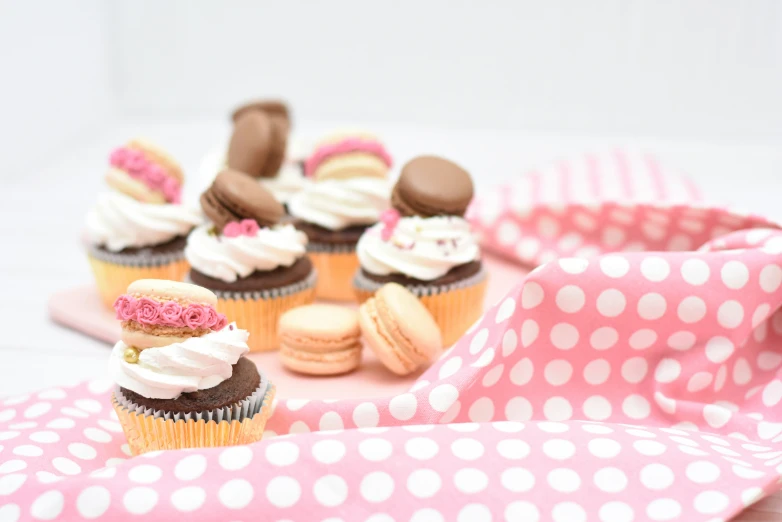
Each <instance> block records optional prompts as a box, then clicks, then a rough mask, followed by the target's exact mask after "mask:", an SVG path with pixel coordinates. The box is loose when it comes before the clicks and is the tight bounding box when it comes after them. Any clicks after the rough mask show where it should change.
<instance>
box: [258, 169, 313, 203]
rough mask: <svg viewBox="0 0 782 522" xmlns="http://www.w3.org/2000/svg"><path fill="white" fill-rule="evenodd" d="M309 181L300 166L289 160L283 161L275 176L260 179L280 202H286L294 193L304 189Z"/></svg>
mask: <svg viewBox="0 0 782 522" xmlns="http://www.w3.org/2000/svg"><path fill="white" fill-rule="evenodd" d="M310 183H311V182H310V180H309V179H307V178H305V177H304V175H303V174H302V171H301V166H299V165H296V164H295V163H292V162H290V161H286V162H285V163H283V165H282V168H281V169H280V172H279V173H278V174H277V176H276V177H274V178H263V179H261V184H262V185H263V186H264V187H265V188H266V189H268V190H269V192H271V193H272V195H273V196H274V198H275V199H276V200H277V201H279V202H280V203H287V202H288V201H290V199H291V198H292V197H293V196H294V195H295V194H296V193H298V192H301V191H302V190H304V188H305V187H307V186H308V185H309V184H310Z"/></svg>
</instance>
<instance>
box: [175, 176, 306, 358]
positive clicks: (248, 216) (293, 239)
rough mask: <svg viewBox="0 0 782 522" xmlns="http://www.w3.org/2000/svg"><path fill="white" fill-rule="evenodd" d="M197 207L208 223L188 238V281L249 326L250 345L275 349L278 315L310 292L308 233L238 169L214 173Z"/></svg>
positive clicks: (304, 301) (220, 310)
mask: <svg viewBox="0 0 782 522" xmlns="http://www.w3.org/2000/svg"><path fill="white" fill-rule="evenodd" d="M201 207H202V208H203V210H204V213H205V214H206V215H207V217H208V218H209V219H210V220H211V221H212V223H210V224H207V225H203V226H200V227H198V228H196V229H195V230H193V232H192V233H191V234H190V236H189V237H188V240H187V247H186V248H185V257H186V259H187V260H188V261H189V262H190V265H191V267H192V268H191V270H190V273H189V275H188V281H189V282H192V283H195V284H197V285H200V286H203V287H205V288H208V289H209V290H211V291H213V292H214V293H215V294H217V298H218V299H217V310H218V311H219V312H221V313H224V314H226V315H227V316H228V319H229V320H230V321H237V322H238V323H239V324H241V325H243V326H244V327H245V328H246V329H247V330H248V331H249V332H250V341H249V345H250V349H251V350H252V351H267V350H274V349H277V348H278V347H279V339H278V334H277V323H278V322H279V319H280V316H281V315H282V314H283V313H284V312H285V311H287V310H288V309H290V308H294V307H296V306H301V305H303V304H308V303H311V302H312V301H313V300H314V298H315V281H316V279H317V278H316V272H315V270H313V267H312V263H311V262H310V260H309V258H308V257H307V255H306V245H307V236H306V235H304V234H303V233H302V232H300V231H298V230H296V229H295V228H294V227H293V225H290V224H279V220H280V218H281V217H282V215H283V213H284V211H283V208H282V205H280V203H279V202H277V201H276V200H275V199H274V197H273V196H272V195H271V194H270V193H269V192H268V191H267V190H266V189H264V188H263V187H262V186H261V185H259V184H258V183H256V182H255V181H254V180H253V179H252V178H250V177H248V176H246V175H244V174H242V173H240V172H236V171H232V170H225V171H223V172H221V173H220V174H218V175H217V177H216V178H215V180H214V183H212V185H211V187H209V189H208V190H207V191H206V192H204V193H203V194H202V196H201Z"/></svg>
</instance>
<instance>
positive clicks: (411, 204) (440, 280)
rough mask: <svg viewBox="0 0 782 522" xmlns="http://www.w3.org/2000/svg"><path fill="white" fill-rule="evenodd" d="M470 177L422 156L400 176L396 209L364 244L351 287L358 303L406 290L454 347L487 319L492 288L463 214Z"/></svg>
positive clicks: (470, 188)
mask: <svg viewBox="0 0 782 522" xmlns="http://www.w3.org/2000/svg"><path fill="white" fill-rule="evenodd" d="M472 196H473V185H472V180H471V179H470V175H469V174H468V173H467V172H466V171H465V170H464V169H462V168H461V167H459V166H458V165H456V164H455V163H452V162H450V161H448V160H445V159H442V158H437V157H433V156H422V157H418V158H415V159H413V160H411V161H410V162H409V163H407V164H406V165H405V166H404V167H403V168H402V171H401V174H400V177H399V180H398V181H397V183H396V185H395V186H394V189H393V193H392V196H391V202H392V206H393V209H392V210H390V211H388V212H387V213H385V214H384V216H383V218H382V222H381V223H378V224H377V225H375V226H373V227H372V228H370V229H368V230H367V231H366V232H365V233H364V234H363V235H362V236H361V239H360V240H359V242H358V247H357V252H358V259H359V262H360V268H359V269H358V271H357V272H356V273H355V276H354V279H353V286H354V288H355V291H356V294H357V296H358V299H359V301H360V302H363V301H365V300H366V299H368V298H369V297H371V296H372V295H373V294H374V292H375V291H377V290H378V289H379V288H380V287H381V286H383V285H384V284H386V283H391V282H393V283H398V284H401V285H403V286H405V287H407V288H408V289H409V290H410V291H412V292H413V293H414V294H415V295H416V296H418V297H419V298H420V299H421V302H423V304H424V305H425V306H426V307H427V308H428V309H429V311H430V312H431V313H432V315H433V316H434V318H435V320H436V321H437V323H438V325H439V326H440V329H441V330H442V334H443V343H444V345H445V346H450V345H451V344H453V343H454V342H455V341H457V340H458V339H459V338H460V337H461V336H462V334H463V333H464V332H465V331H466V330H467V329H468V328H469V327H470V325H471V324H472V323H474V322H475V321H476V320H478V318H479V317H480V316H481V313H482V311H483V298H484V294H485V289H486V272H485V271H484V269H483V267H482V264H481V258H480V248H479V247H478V242H477V240H476V238H475V236H474V235H473V233H472V230H471V227H470V224H469V223H468V222H467V220H465V219H464V217H463V216H464V212H465V211H466V209H467V206H468V205H469V204H470V201H471V200H472Z"/></svg>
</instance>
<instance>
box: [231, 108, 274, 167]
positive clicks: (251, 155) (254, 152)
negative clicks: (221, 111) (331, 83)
mask: <svg viewBox="0 0 782 522" xmlns="http://www.w3.org/2000/svg"><path fill="white" fill-rule="evenodd" d="M272 125H273V123H272V118H271V117H270V116H269V115H268V114H265V113H263V112H260V111H250V112H245V113H244V114H242V115H241V116H240V117H239V118H238V119H237V120H236V122H235V125H234V131H233V134H232V135H231V141H230V142H229V143H228V157H227V161H226V163H227V165H228V166H229V167H230V168H232V169H235V170H238V171H240V172H244V173H246V174H248V175H250V176H253V177H256V178H258V177H261V176H262V175H263V173H264V166H265V165H266V162H267V161H268V160H269V155H270V152H271V143H270V142H271V138H272V132H273V129H272Z"/></svg>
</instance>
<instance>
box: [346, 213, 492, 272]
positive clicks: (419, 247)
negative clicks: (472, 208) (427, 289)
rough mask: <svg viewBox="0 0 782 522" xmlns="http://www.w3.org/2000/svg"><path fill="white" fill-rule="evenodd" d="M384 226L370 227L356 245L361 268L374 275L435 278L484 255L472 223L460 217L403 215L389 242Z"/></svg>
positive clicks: (380, 224)
mask: <svg viewBox="0 0 782 522" xmlns="http://www.w3.org/2000/svg"><path fill="white" fill-rule="evenodd" d="M384 227H385V224H383V223H378V224H377V225H375V226H373V227H371V228H370V229H368V230H367V231H366V232H364V234H363V235H362V236H361V239H360V240H359V241H358V246H357V247H356V250H357V254H358V259H359V261H360V263H361V267H362V268H363V269H364V270H366V271H367V272H370V273H372V274H376V275H389V274H404V275H406V276H408V277H412V278H414V279H420V280H422V281H431V280H433V279H437V278H438V277H442V276H444V275H445V274H446V273H448V271H449V270H450V269H452V268H454V267H456V266H459V265H463V264H465V263H470V262H472V261H475V260H477V259H479V258H480V254H481V253H480V248H479V247H478V241H477V239H476V237H475V236H474V235H473V233H472V230H471V229H470V224H469V223H468V222H467V220H465V219H463V218H460V217H454V216H436V217H430V218H421V217H417V216H415V217H405V218H401V219H400V220H399V222H398V223H397V225H396V228H395V229H394V232H393V234H392V235H391V237H390V238H389V239H388V241H386V240H384V239H383V237H382V235H381V234H382V230H383V228H384Z"/></svg>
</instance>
